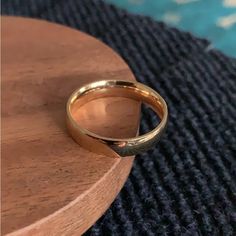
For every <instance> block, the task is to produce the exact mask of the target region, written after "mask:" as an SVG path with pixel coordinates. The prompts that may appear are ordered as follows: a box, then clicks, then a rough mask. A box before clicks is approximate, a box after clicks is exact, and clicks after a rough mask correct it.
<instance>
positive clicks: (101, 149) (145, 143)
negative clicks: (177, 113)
mask: <svg viewBox="0 0 236 236" xmlns="http://www.w3.org/2000/svg"><path fill="white" fill-rule="evenodd" d="M104 97H126V98H131V99H134V100H138V101H140V102H144V103H145V104H147V105H149V106H150V107H151V108H152V109H153V110H154V111H155V112H156V113H157V115H158V116H159V117H160V120H161V121H160V123H159V124H158V125H157V127H155V128H154V129H153V130H152V131H150V132H148V133H146V134H144V135H141V136H136V137H133V138H127V139H117V138H114V139H113V138H107V137H103V136H100V135H98V134H95V133H93V132H91V131H89V130H87V129H84V128H83V127H81V126H80V125H79V124H78V123H77V122H76V121H75V120H74V118H73V115H72V108H73V105H74V104H75V103H76V108H78V109H79V107H81V106H82V105H84V104H85V103H87V102H89V101H92V100H95V99H98V98H104ZM66 115H67V119H66V121H67V128H68V131H69V133H70V134H71V136H72V137H73V139H74V140H75V141H76V142H77V143H78V144H80V145H81V146H82V147H84V148H85V149H87V150H90V151H92V152H94V153H98V154H102V155H107V156H113V157H124V156H132V155H136V154H138V153H141V152H143V151H147V150H148V149H150V148H151V147H152V146H153V145H154V144H156V142H158V141H159V140H160V137H161V135H162V134H163V132H164V130H165V128H166V125H167V118H168V109H167V105H166V102H165V100H164V99H163V98H162V97H161V96H160V95H159V94H158V93H157V92H156V91H154V90H153V89H151V88H150V87H148V86H146V85H144V84H141V83H138V82H133V81H123V80H102V81H96V82H92V83H90V84H87V85H84V86H82V87H80V88H78V89H77V90H76V91H75V92H74V93H73V94H72V95H71V96H70V97H69V99H68V102H67V107H66Z"/></svg>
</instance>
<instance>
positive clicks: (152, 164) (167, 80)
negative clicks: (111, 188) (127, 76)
mask: <svg viewBox="0 0 236 236" xmlns="http://www.w3.org/2000/svg"><path fill="white" fill-rule="evenodd" d="M2 13H3V14H8V15H21V16H28V17H34V18H41V19H46V20H49V21H52V22H57V23H60V24H64V25H67V26H70V27H73V28H77V29H80V30H82V31H84V32H87V33H88V34H91V35H93V36H95V37H97V38H98V39H100V40H102V41H103V42H105V43H106V44H108V45H109V46H110V47H112V48H113V49H114V50H116V51H117V52H118V53H119V54H120V55H121V56H122V57H123V58H124V59H125V60H126V62H127V63H128V64H129V66H130V67H131V69H132V70H133V72H134V74H135V76H136V78H137V80H138V81H140V82H142V83H145V84H147V85H149V86H151V87H152V88H154V89H156V90H157V91H159V92H160V94H161V95H162V96H163V97H164V98H165V100H166V101H167V103H168V106H169V113H170V117H169V125H168V128H167V132H166V135H165V136H164V137H163V139H162V140H161V141H160V143H159V144H158V145H157V146H156V147H155V148H153V150H151V151H149V152H147V153H144V154H142V155H139V156H137V158H136V160H135V162H134V166H133V169H132V172H131V174H130V176H129V178H128V180H127V182H126V184H125V186H124V188H123V189H122V191H121V193H120V194H119V195H118V197H117V198H116V200H115V202H114V203H113V204H112V206H111V207H110V208H109V209H108V210H107V212H106V213H105V214H104V216H103V217H101V219H100V220H98V222H97V223H96V224H95V225H94V226H93V227H91V229H90V230H89V231H88V232H87V233H86V235H122V236H126V235H127V236H129V235H130V236H131V235H138V236H139V235H140V236H143V235H191V236H193V235H227V236H229V235H231V236H233V235H236V211H235V203H236V182H235V179H236V178H235V177H236V159H235V157H236V125H235V121H236V97H235V96H236V60H235V59H232V58H228V57H226V56H225V55H224V54H222V53H221V52H219V51H217V50H214V49H212V48H211V47H210V46H209V45H210V43H209V42H208V41H207V40H202V39H197V38H195V37H193V36H192V35H191V34H189V33H184V32H181V31H179V30H177V29H174V28H170V27H168V26H166V25H165V24H163V23H160V22H156V21H154V20H152V19H150V18H148V17H141V16H135V15H131V14H129V13H127V12H125V11H123V10H119V9H117V8H116V7H114V6H110V5H107V4H105V3H104V2H102V1H100V0H67V1H52V0H41V1H34V0H21V1H19V0H8V1H3V2H2ZM152 122H155V117H153V116H151V115H150V114H149V113H144V114H143V119H142V123H141V131H142V132H145V131H147V130H148V129H149V128H150V126H151V125H152ZM76 214H77V213H76Z"/></svg>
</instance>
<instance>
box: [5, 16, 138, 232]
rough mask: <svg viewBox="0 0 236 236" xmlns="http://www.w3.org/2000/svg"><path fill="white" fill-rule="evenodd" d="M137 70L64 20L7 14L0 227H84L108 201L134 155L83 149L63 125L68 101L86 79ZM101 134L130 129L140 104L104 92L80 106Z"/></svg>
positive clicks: (130, 132) (87, 123)
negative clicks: (117, 155)
mask: <svg viewBox="0 0 236 236" xmlns="http://www.w3.org/2000/svg"><path fill="white" fill-rule="evenodd" d="M100 79H128V80H133V79H134V77H133V75H132V73H131V71H130V69H129V68H128V66H127V65H126V64H125V62H124V61H123V60H122V59H121V58H120V57H119V56H118V55H117V54H116V53H114V52H113V51H112V50H111V49H110V48H108V47H107V46H105V45H104V44H103V43H101V42H100V41H98V40H96V39H94V38H92V37H90V36H88V35H86V34H84V33H81V32H79V31H77V30H73V29H70V28H66V27H64V26H60V25H56V24H52V23H48V22H46V21H39V20H33V19H26V18H20V17H3V18H2V81H1V83H2V90H1V91H2V94H1V99H2V149H1V154H2V163H1V191H2V208H1V217H2V225H1V226H2V234H4V235H5V234H8V235H15V236H16V235H80V234H82V233H83V232H85V231H86V230H87V229H88V228H89V227H90V226H91V225H92V224H93V223H94V222H95V221H96V220H97V219H98V218H99V217H100V216H101V215H102V214H103V213H104V211H105V210H106V209H107V208H108V207H109V205H110V204H111V202H112V201H113V200H114V198H115V197H116V195H117V194H118V192H119V191H120V189H121V187H122V186H123V184H124V182H125V180H126V178H127V176H128V174H129V172H130V169H131V166H132V162H133V158H124V159H114V158H111V157H105V156H100V155H96V154H94V153H91V152H88V151H86V150H84V149H82V148H81V147H80V146H79V145H78V144H76V143H75V142H74V141H73V140H72V139H71V137H70V136H69V135H68V133H67V131H66V128H65V103H66V100H67V98H68V96H69V95H70V94H71V93H72V92H73V90H75V89H76V88H77V87H79V86H80V85H81V84H84V83H86V82H91V81H95V80H100ZM75 117H76V119H77V120H78V122H80V123H81V124H82V125H83V126H84V127H86V128H88V129H90V130H92V131H94V132H97V133H98V134H101V135H107V136H113V137H131V136H134V135H135V134H136V132H137V128H138V124H139V105H138V103H136V102H135V101H131V100H128V99H124V98H106V99H99V100H96V101H93V102H90V103H89V104H86V105H85V106H83V108H82V109H81V110H79V111H78V113H76V114H75Z"/></svg>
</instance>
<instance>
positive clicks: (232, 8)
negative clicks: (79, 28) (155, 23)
mask: <svg viewBox="0 0 236 236" xmlns="http://www.w3.org/2000/svg"><path fill="white" fill-rule="evenodd" d="M107 2H111V3H113V4H115V5H117V6H120V7H123V8H125V9H127V10H128V11H130V12H134V13H139V14H144V15H149V16H151V17H153V18H154V19H156V20H161V21H164V22H166V23H168V24H170V25H174V26H176V27H177V28H180V29H182V30H187V31H190V32H192V33H193V34H195V35H196V36H200V37H204V38H207V39H209V40H210V41H211V42H212V47H215V48H218V49H220V50H222V51H223V52H224V53H226V54H228V55H230V56H233V57H236V0H107Z"/></svg>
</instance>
